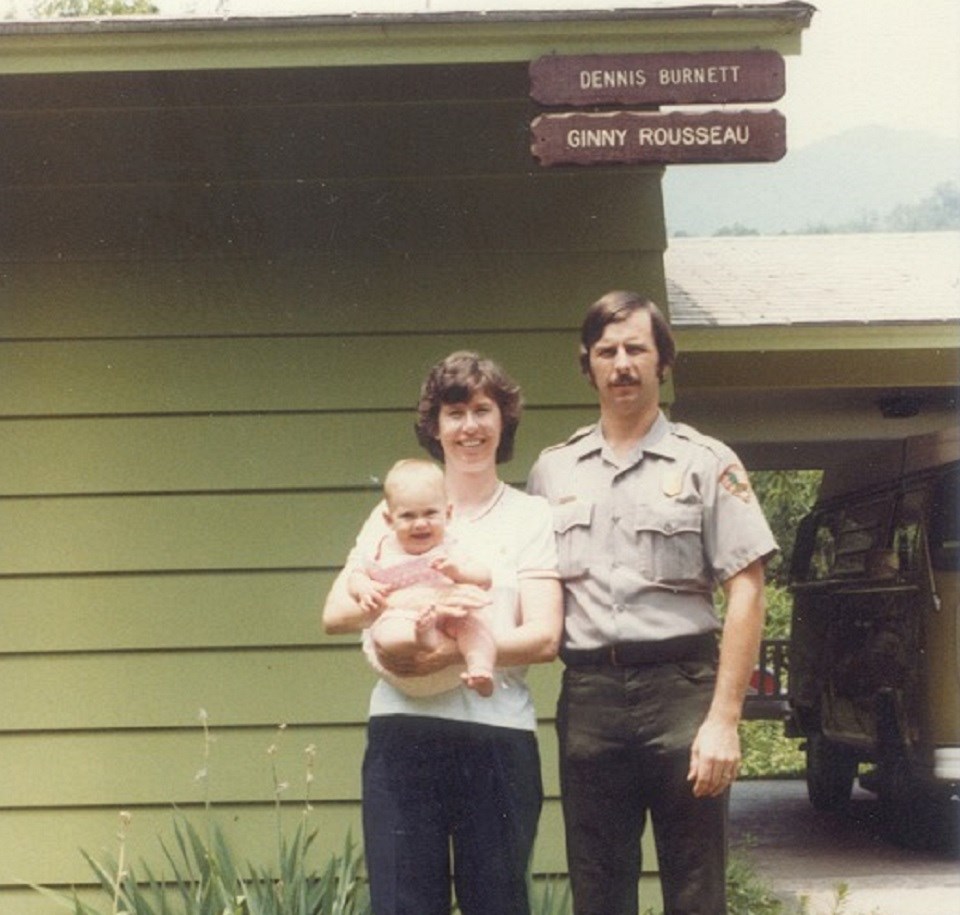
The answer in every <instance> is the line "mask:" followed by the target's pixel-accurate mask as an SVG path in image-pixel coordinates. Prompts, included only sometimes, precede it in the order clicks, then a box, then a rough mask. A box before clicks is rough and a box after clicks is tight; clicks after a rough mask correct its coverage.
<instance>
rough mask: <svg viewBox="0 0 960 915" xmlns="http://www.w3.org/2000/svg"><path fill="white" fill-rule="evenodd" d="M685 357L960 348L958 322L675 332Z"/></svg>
mask: <svg viewBox="0 0 960 915" xmlns="http://www.w3.org/2000/svg"><path fill="white" fill-rule="evenodd" d="M674 332H675V335H676V338H677V347H678V349H679V350H680V352H681V353H684V352H686V353H730V352H738V353H739V352H749V353H757V352H763V351H765V350H776V351H778V352H779V351H786V350H792V351H795V352H803V351H807V350H858V349H871V350H900V349H933V350H957V349H958V348H960V325H958V323H957V322H949V323H946V322H944V323H927V324H910V323H902V324H872V325H869V326H867V325H849V324H829V325H819V326H815V325H810V326H806V327H800V326H797V325H790V326H783V325H771V326H757V327H680V328H674Z"/></svg>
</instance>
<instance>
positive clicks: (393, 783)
mask: <svg viewBox="0 0 960 915" xmlns="http://www.w3.org/2000/svg"><path fill="white" fill-rule="evenodd" d="M542 800H543V788H542V784H541V779H540V755H539V751H538V748H537V740H536V736H535V735H534V734H533V732H530V731H520V730H515V729H512V728H495V727H489V726H486V725H478V724H467V723H464V722H458V721H446V720H443V719H440V718H427V717H416V716H410V715H386V716H375V717H373V718H371V719H370V722H369V725H368V728H367V750H366V754H365V756H364V761H363V832H364V849H365V854H366V859H367V871H368V873H369V877H370V892H371V897H372V901H373V911H374V915H449V912H450V888H451V874H452V878H453V886H454V888H455V890H456V897H457V902H458V904H459V906H460V910H461V911H462V912H463V915H529V911H530V906H529V901H528V899H527V866H528V864H529V861H530V855H531V852H532V850H533V842H534V838H535V836H536V830H537V821H538V819H539V817H540V807H541V804H542ZM451 855H452V867H451Z"/></svg>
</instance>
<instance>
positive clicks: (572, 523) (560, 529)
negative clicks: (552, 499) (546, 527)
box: [553, 500, 593, 535]
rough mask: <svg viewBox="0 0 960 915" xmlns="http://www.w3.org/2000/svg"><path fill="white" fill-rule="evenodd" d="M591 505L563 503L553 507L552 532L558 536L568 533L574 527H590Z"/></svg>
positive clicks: (588, 503) (579, 502) (585, 503)
mask: <svg viewBox="0 0 960 915" xmlns="http://www.w3.org/2000/svg"><path fill="white" fill-rule="evenodd" d="M592 517H593V505H592V504H591V503H590V502H581V501H579V500H578V501H576V502H565V503H563V504H562V505H555V506H554V507H553V530H554V532H555V533H557V534H558V535H563V534H567V533H569V532H570V531H571V530H572V529H573V528H575V527H590V521H591V519H592Z"/></svg>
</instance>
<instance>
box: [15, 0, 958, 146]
mask: <svg viewBox="0 0 960 915" xmlns="http://www.w3.org/2000/svg"><path fill="white" fill-rule="evenodd" d="M154 2H155V3H157V5H158V6H159V7H160V9H161V13H162V14H163V15H172V16H177V15H215V14H221V15H222V14H224V13H227V14H229V15H234V16H251V15H261V16H262V15H281V14H291V15H293V14H322V13H343V12H349V11H355V12H377V11H379V12H424V11H430V12H452V11H457V10H508V9H540V10H545V9H570V8H573V9H609V8H615V7H628V6H630V5H631V4H630V3H629V2H628V0H514V2H510V0H502V2H497V0H154ZM657 2H658V0H650V2H648V3H647V4H644V3H643V2H639V3H636V4H635V5H637V6H643V5H650V6H653V5H656V4H657ZM660 2H662V0H660ZM691 2H693V0H691ZM811 2H813V4H814V6H816V8H817V10H818V12H817V13H816V14H815V15H814V17H813V23H812V25H811V26H810V28H809V29H807V30H806V31H805V32H804V35H803V53H802V55H800V56H799V57H793V56H790V57H788V58H787V93H786V95H785V96H784V98H783V99H781V100H780V101H779V102H777V103H776V107H777V108H779V109H780V110H781V111H782V112H783V113H784V114H785V115H786V117H787V130H788V135H789V138H790V145H791V148H793V149H798V148H802V147H803V146H806V145H808V144H810V143H813V142H816V141H817V140H820V139H823V138H825V137H827V136H831V135H833V134H837V133H840V132H842V131H843V130H845V129H847V128H850V127H859V126H864V125H868V124H876V125H880V126H884V127H894V128H904V129H909V130H922V131H926V132H930V133H934V134H937V135H939V136H946V137H953V138H960V0H811ZM4 4H5V5H6V7H7V8H8V9H11V10H17V11H19V12H21V13H22V11H23V10H24V9H27V8H29V0H0V10H2V9H3V8H4Z"/></svg>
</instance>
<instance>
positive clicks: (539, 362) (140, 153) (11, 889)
mask: <svg viewBox="0 0 960 915" xmlns="http://www.w3.org/2000/svg"><path fill="white" fill-rule="evenodd" d="M812 12H813V10H812V7H810V6H809V5H807V4H805V3H800V2H785V3H769V2H756V3H747V4H740V3H735V4H734V3H728V2H722V3H721V2H717V3H708V4H703V5H692V4H691V5H689V6H684V5H681V4H675V3H662V2H657V3H650V4H649V5H647V6H643V5H640V6H639V7H637V8H634V9H630V10H622V11H612V12H566V13H490V14H485V15H481V14H456V15H454V14H444V15H440V14H429V13H423V14H409V15H370V16H317V17H310V18H297V19H292V18H290V19H229V18H228V19H217V20H202V19H194V20H182V21H178V20H163V19H117V20H103V21H92V20H80V21H49V22H43V23H36V22H33V23H23V22H11V21H7V22H2V23H0V634H2V635H0V697H2V702H0V915H41V913H47V912H52V911H55V909H54V908H53V907H52V904H51V903H50V902H48V901H47V900H45V899H44V898H43V897H41V896H39V895H38V894H36V893H34V892H33V891H32V890H30V889H27V888H26V887H25V885H24V884H25V882H26V883H37V884H45V885H48V886H56V887H69V886H72V885H77V886H79V887H81V888H83V887H85V886H87V885H89V884H90V883H91V882H92V874H91V872H90V870H89V868H88V867H87V865H86V863H85V862H84V860H83V858H82V857H81V855H80V852H79V849H81V848H85V849H87V850H88V851H90V852H91V853H92V854H94V855H100V854H101V853H102V852H103V850H107V851H109V852H111V853H115V850H116V844H117V839H116V833H117V816H118V811H120V810H121V809H122V810H127V811H130V812H131V813H132V817H133V819H132V822H131V824H130V827H129V837H128V848H127V854H128V856H129V857H130V858H132V859H133V860H134V861H136V860H138V859H140V858H146V859H149V860H152V861H157V860H158V855H159V845H158V839H157V837H158V835H161V834H163V835H166V836H168V837H169V827H170V820H171V816H170V814H171V809H172V805H176V806H177V807H179V808H180V809H181V810H185V811H187V812H189V813H193V812H197V813H198V814H199V813H202V810H203V806H204V803H205V801H206V800H207V799H210V800H212V801H213V803H214V807H215V810H216V813H217V816H218V817H219V819H220V821H221V822H223V823H224V824H226V825H227V827H228V830H229V833H230V835H231V837H233V839H234V840H235V842H236V843H237V845H238V847H239V848H241V849H242V850H243V853H244V854H245V855H247V856H249V857H251V858H259V859H262V860H265V861H266V860H269V857H270V856H271V855H272V854H273V851H272V849H273V847H274V835H275V809H274V801H275V775H276V778H277V779H278V780H280V781H283V782H289V785H290V787H289V788H288V789H287V790H286V791H285V792H284V793H283V794H282V801H283V804H284V817H285V820H286V822H287V823H288V824H290V825H291V826H292V825H293V824H295V823H296V822H297V821H298V819H299V817H300V816H301V809H302V807H303V803H304V799H305V797H306V795H307V789H306V787H305V779H304V772H305V756H304V749H305V748H306V747H307V746H308V745H314V746H315V747H316V749H317V761H316V780H315V782H314V783H313V784H312V786H311V787H310V791H309V794H310V799H311V801H312V804H313V812H312V813H311V817H312V820H313V822H314V823H315V825H317V826H318V828H320V830H321V833H322V841H321V843H320V847H319V855H318V857H320V858H322V857H323V856H324V855H325V854H327V853H328V852H329V851H331V850H333V849H338V848H339V847H340V846H341V845H342V842H343V839H344V837H345V835H346V833H347V831H348V829H351V828H352V829H353V830H354V833H355V834H357V832H358V793H359V765H360V759H361V752H362V746H363V724H364V719H365V713H366V702H367V694H368V691H369V687H370V685H371V683H372V675H371V673H370V672H369V671H368V670H367V668H366V667H365V665H364V663H363V662H362V660H361V658H360V654H359V652H358V649H357V647H356V644H355V643H354V642H353V641H352V640H350V639H343V638H328V637H325V636H324V635H323V634H322V633H321V630H320V625H319V608H320V604H321V601H322V598H323V595H324V593H325V590H326V588H327V587H328V585H329V583H330V581H331V579H332V576H333V574H334V573H335V571H336V569H337V567H338V565H339V564H340V563H341V562H342V560H343V557H344V555H345V553H346V551H347V549H348V547H349V545H350V542H351V538H352V536H353V534H354V532H355V530H356V529H357V527H358V525H359V523H360V521H361V520H362V518H363V517H364V516H365V515H366V513H367V511H368V510H369V509H370V507H371V505H372V504H373V503H374V501H375V500H376V498H377V488H378V479H379V478H380V476H381V475H382V474H383V472H384V470H385V468H386V467H387V466H388V465H389V464H390V463H391V462H392V461H393V460H394V459H395V458H397V457H398V456H402V455H405V454H410V453H415V452H416V446H415V442H414V439H413V435H412V431H411V425H412V407H413V404H414V401H415V396H416V392H417V387H418V385H419V382H420V379H421V377H422V376H423V374H424V372H425V370H426V369H427V367H428V366H429V365H430V364H432V363H433V362H434V361H435V360H437V359H438V358H440V357H442V356H443V355H445V354H446V353H447V352H449V351H450V350H452V349H455V348H463V347H469V348H475V349H479V350H481V351H483V352H485V353H487V354H489V355H492V356H494V357H495V358H497V359H498V360H500V361H501V362H502V363H503V364H504V365H505V366H506V367H507V368H508V369H509V370H510V371H511V372H512V374H514V375H515V377H516V378H517V379H518V380H519V381H520V382H521V383H522V385H523V387H524V390H525V393H526V400H527V404H528V407H527V412H526V417H525V420H524V423H523V425H522V427H521V431H520V438H519V452H518V455H517V456H516V458H515V459H514V461H513V462H512V463H511V464H510V465H508V467H507V468H506V473H507V476H508V478H509V479H510V480H511V481H514V482H521V483H522V481H523V479H524V477H525V474H526V471H527V468H528V467H529V465H530V463H531V461H532V459H533V457H534V456H535V454H536V453H537V451H538V450H539V449H540V448H541V447H542V446H544V445H546V444H547V443H550V442H552V441H555V440H557V439H559V438H561V437H562V436H563V435H564V434H565V433H566V432H567V431H568V430H570V429H571V428H573V427H575V426H576V425H578V424H579V423H581V422H582V421H584V420H586V419H588V418H590V417H591V415H592V412H593V410H592V402H593V398H592V396H591V392H590V390H589V388H588V387H587V386H586V385H585V384H584V383H583V381H582V379H580V378H579V377H578V375H577V372H576V367H575V366H576V345H575V343H576V341H575V328H576V327H577V326H578V324H579V320H580V316H581V313H582V311H583V309H584V307H585V306H586V305H587V304H588V303H589V302H591V301H593V300H594V299H595V298H596V297H597V296H598V295H600V294H601V293H603V292H604V291H606V290H607V289H609V288H613V287H630V288H638V287H639V288H643V289H645V290H647V291H649V292H650V293H651V294H652V295H653V296H654V297H655V298H658V299H660V300H661V301H664V302H666V301H667V287H666V281H665V275H664V250H665V248H666V232H665V227H664V219H663V207H662V199H661V176H662V169H661V168H659V167H653V166H650V167H603V168H573V167H571V168H556V169H546V168H542V167H540V166H539V165H538V163H537V162H536V161H535V160H534V159H533V158H532V156H531V153H530V149H529V144H530V139H529V124H530V121H531V119H532V118H533V117H535V116H536V114H537V113H538V107H537V105H536V104H535V103H534V102H532V101H531V99H530V97H529V78H528V65H529V63H530V61H532V60H534V59H536V58H538V57H539V56H541V55H543V54H548V53H549V54H554V53H556V54H599V53H620V52H646V51H670V50H684V51H697V50H705V49H708V50H745V49H755V48H760V49H770V50H775V51H778V52H780V53H782V54H795V53H798V52H799V50H800V40H801V34H802V32H803V30H804V29H805V28H806V27H807V26H808V24H809V22H810V19H811V15H812ZM557 673H558V670H557V669H556V668H555V667H554V668H543V669H539V670H536V671H535V672H534V674H533V681H534V683H535V690H536V699H537V703H538V708H539V710H540V715H541V716H542V728H541V731H542V746H543V753H544V765H545V777H546V783H547V790H548V794H549V799H548V802H547V805H546V809H545V812H544V816H543V821H542V827H541V839H540V842H539V845H538V851H537V855H536V862H535V867H536V871H537V872H538V873H541V874H544V873H557V872H562V871H563V870H564V867H565V863H564V856H563V850H562V844H561V840H560V824H559V805H558V801H557V783H556V776H555V750H554V744H553V735H552V721H551V718H552V714H553V704H554V698H555V693H556V683H557ZM202 715H204V716H206V717H207V720H208V722H209V726H210V728H211V736H212V737H213V738H215V739H214V740H213V742H212V743H207V742H205V739H204V731H203V728H202V726H201V721H200V718H201V716H202ZM281 724H284V725H286V728H285V730H284V731H283V733H282V734H280V735H278V732H277V728H278V726H279V725H281ZM274 744H276V745H277V752H276V753H275V754H273V755H268V754H267V749H268V747H270V746H271V745H274ZM274 767H275V768H274ZM646 860H647V867H648V868H649V869H650V871H651V874H650V880H651V882H652V883H653V884H654V885H655V874H654V868H655V861H654V859H653V856H652V855H648V856H647V859H646Z"/></svg>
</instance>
